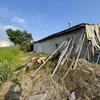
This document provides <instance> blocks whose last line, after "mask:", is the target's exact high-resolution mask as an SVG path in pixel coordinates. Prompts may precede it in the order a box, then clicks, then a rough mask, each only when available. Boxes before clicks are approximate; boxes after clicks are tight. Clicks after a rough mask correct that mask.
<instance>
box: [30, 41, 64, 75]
mask: <svg viewBox="0 0 100 100" xmlns="http://www.w3.org/2000/svg"><path fill="white" fill-rule="evenodd" d="M64 44H65V41H64V42H63V43H62V44H61V45H60V46H59V47H58V48H57V49H56V50H55V51H54V52H53V53H52V54H51V55H50V56H49V57H48V59H47V60H46V61H45V62H44V63H43V64H42V65H41V66H40V67H39V68H38V69H37V70H36V71H35V72H34V73H33V74H32V75H30V76H34V74H35V73H37V72H38V71H39V70H40V69H41V68H42V67H43V66H44V65H45V64H46V62H47V61H48V60H49V59H50V58H51V57H52V56H53V55H54V54H55V53H56V52H57V51H58V50H59V49H60V48H61V47H62V46H63V45H64Z"/></svg>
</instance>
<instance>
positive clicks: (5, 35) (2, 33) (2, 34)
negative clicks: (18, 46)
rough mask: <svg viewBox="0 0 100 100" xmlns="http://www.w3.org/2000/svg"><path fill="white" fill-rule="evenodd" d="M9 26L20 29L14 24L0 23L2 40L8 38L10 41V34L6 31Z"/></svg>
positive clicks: (0, 37)
mask: <svg viewBox="0 0 100 100" xmlns="http://www.w3.org/2000/svg"><path fill="white" fill-rule="evenodd" d="M9 28H11V29H13V30H16V29H20V28H18V27H16V26H14V25H0V40H7V41H8V36H7V34H6V32H5V30H7V29H9Z"/></svg>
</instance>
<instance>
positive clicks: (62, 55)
mask: <svg viewBox="0 0 100 100" xmlns="http://www.w3.org/2000/svg"><path fill="white" fill-rule="evenodd" d="M71 40H72V39H70V40H69V42H68V45H67V47H66V48H65V50H64V51H63V52H62V54H61V56H60V58H59V60H58V64H57V66H56V68H55V69H54V71H53V73H52V75H51V76H53V75H54V74H55V72H56V70H57V68H58V66H59V65H60V63H61V60H62V58H63V57H64V55H65V54H66V52H67V50H68V47H69V44H70V42H71Z"/></svg>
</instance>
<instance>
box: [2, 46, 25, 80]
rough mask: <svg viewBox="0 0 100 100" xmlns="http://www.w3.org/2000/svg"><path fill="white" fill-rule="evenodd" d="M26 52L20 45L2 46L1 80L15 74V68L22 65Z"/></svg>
mask: <svg viewBox="0 0 100 100" xmlns="http://www.w3.org/2000/svg"><path fill="white" fill-rule="evenodd" d="M24 57H26V53H24V52H23V51H21V50H19V48H18V47H9V48H0V82H4V81H6V80H7V79H9V78H10V77H11V76H12V75H13V70H15V69H16V68H17V67H20V66H22V65H23V64H24V63H25V61H22V58H24Z"/></svg>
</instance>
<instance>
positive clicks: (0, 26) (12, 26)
mask: <svg viewBox="0 0 100 100" xmlns="http://www.w3.org/2000/svg"><path fill="white" fill-rule="evenodd" d="M9 28H11V29H13V30H16V29H19V28H18V27H16V26H14V25H0V29H2V30H7V29H9Z"/></svg>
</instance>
